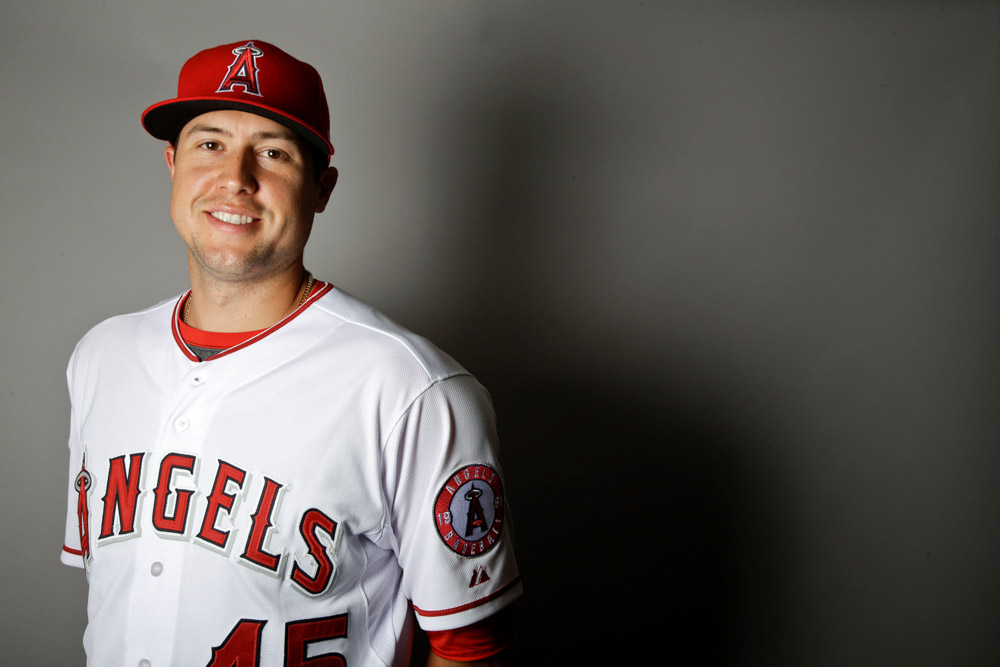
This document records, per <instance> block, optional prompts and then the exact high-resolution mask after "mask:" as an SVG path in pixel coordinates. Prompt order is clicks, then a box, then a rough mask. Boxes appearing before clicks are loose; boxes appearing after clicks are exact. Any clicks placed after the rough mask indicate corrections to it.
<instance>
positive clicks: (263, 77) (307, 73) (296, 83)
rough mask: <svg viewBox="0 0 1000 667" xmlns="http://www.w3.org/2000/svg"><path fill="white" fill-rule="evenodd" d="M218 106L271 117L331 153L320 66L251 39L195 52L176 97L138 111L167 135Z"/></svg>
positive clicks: (153, 130)
mask: <svg viewBox="0 0 1000 667" xmlns="http://www.w3.org/2000/svg"><path fill="white" fill-rule="evenodd" d="M219 109H236V110H237V111H246V112H249V113H254V114H257V115H259V116H264V117H265V118H270V119H271V120H273V121H275V122H278V123H281V124H282V125H284V126H286V127H288V128H291V129H292V130H294V131H295V132H298V133H299V134H300V135H302V137H303V138H304V139H305V140H306V141H308V142H309V143H310V144H311V145H313V146H315V147H316V148H318V149H319V150H320V151H322V152H323V153H324V154H325V155H326V156H327V157H329V156H331V155H333V145H332V144H331V143H330V110H329V108H328V107H327V105H326V93H324V92H323V81H322V80H321V79H320V77H319V72H317V71H316V70H315V69H314V68H313V66H312V65H309V64H308V63H304V62H302V61H301V60H296V59H295V58H293V57H292V56H290V55H288V54H287V53H285V52H284V51H282V50H281V49H279V48H278V47H276V46H274V45H273V44H268V43H267V42H262V41H260V40H259V39H253V40H248V41H240V42H233V43H232V44H223V45H222V46H216V47H214V48H211V49H205V50H204V51H201V52H199V53H197V54H195V55H194V56H192V57H191V59H189V60H188V61H187V62H186V63H184V67H182V68H181V74H180V77H179V78H178V80H177V97H175V98H174V99H171V100H164V101H163V102H158V103H156V104H154V105H153V106H151V107H149V108H148V109H146V110H145V111H144V112H142V126H143V127H144V128H146V131H147V132H149V133H150V134H151V135H153V136H154V137H156V138H157V139H163V140H165V141H172V140H173V139H174V138H175V137H176V136H177V134H178V133H179V132H180V131H181V128H183V127H184V126H185V125H186V124H187V122H188V121H189V120H191V119H192V118H194V117H195V116H199V115H201V114H203V113H207V112H209V111H217V110H219Z"/></svg>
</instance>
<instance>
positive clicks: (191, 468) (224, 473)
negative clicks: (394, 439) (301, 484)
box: [78, 452, 343, 596]
mask: <svg viewBox="0 0 1000 667" xmlns="http://www.w3.org/2000/svg"><path fill="white" fill-rule="evenodd" d="M149 459H150V455H149V453H148V452H135V453H132V454H128V455H121V456H115V457H112V458H111V459H109V460H108V473H107V476H106V481H105V488H104V492H103V495H102V496H101V500H102V503H103V507H102V509H101V511H100V516H101V524H100V525H101V531H100V534H99V535H98V537H97V540H96V545H94V546H95V547H96V548H97V549H100V548H101V547H103V546H106V545H109V544H111V543H114V542H120V541H123V540H128V539H132V538H135V537H138V536H139V535H140V534H141V532H142V531H141V528H140V524H141V513H142V512H143V498H144V497H145V496H146V495H147V493H148V492H150V491H151V492H152V495H153V503H152V511H151V515H150V517H149V518H150V522H151V524H152V526H153V533H154V534H156V535H157V536H159V537H162V538H168V539H181V540H187V541H190V542H192V543H194V544H198V545H199V546H202V547H205V548H207V549H209V550H210V551H214V552H215V553H218V554H220V555H222V556H224V557H226V558H229V557H230V556H231V553H232V551H233V547H234V545H237V544H238V545H239V546H241V547H242V548H241V549H240V550H239V555H238V556H237V557H236V561H237V562H239V563H240V564H242V565H245V566H247V567H250V568H251V569H254V570H257V571H259V572H262V573H264V574H267V575H269V576H272V577H281V576H282V572H283V569H284V563H285V561H286V560H287V559H288V558H289V557H290V555H291V552H292V551H293V546H294V545H288V547H287V548H285V549H283V550H278V549H275V548H274V547H273V546H272V545H271V544H270V541H271V537H272V533H273V532H274V531H275V528H276V516H277V511H278V507H279V505H280V504H281V499H282V496H283V495H284V492H285V489H286V488H287V487H286V485H285V484H282V483H281V482H279V481H277V480H275V479H272V478H270V477H267V476H264V482H263V485H262V487H261V489H260V491H259V492H257V493H256V497H255V498H253V499H248V498H246V497H245V496H246V493H247V490H248V488H249V480H250V478H251V474H250V472H249V471H247V470H245V469H243V468H241V467H240V466H238V465H235V464H233V463H230V462H228V461H223V460H222V459H218V460H217V463H218V466H217V468H216V471H215V476H214V478H213V479H212V482H211V484H209V485H207V486H205V487H204V489H207V490H208V493H207V495H206V496H205V501H204V502H203V503H197V507H198V509H197V510H195V508H196V499H197V498H198V496H199V495H201V494H202V489H201V488H200V487H199V486H198V476H199V471H200V469H201V467H202V461H201V459H199V458H198V457H197V456H194V455H191V454H184V453H180V452H171V453H169V454H167V455H165V456H164V457H163V458H162V459H161V460H160V463H159V466H158V469H157V472H156V473H155V474H156V482H155V484H153V485H152V487H151V488H148V487H147V485H146V481H145V480H146V476H147V469H148V468H149V466H150V463H149ZM79 479H80V480H81V481H80V482H79V490H80V493H79V504H78V519H79V522H80V535H81V544H82V551H83V556H84V561H85V563H86V564H88V565H89V564H90V563H91V561H92V560H93V558H94V553H93V551H92V550H91V545H90V539H89V535H90V532H89V522H90V516H91V512H90V507H89V502H90V496H91V494H90V492H91V491H93V489H92V486H93V483H94V476H93V475H92V474H91V471H88V470H87V469H86V465H85V467H84V468H83V469H82V471H81V473H80V476H79ZM244 506H249V507H251V508H252V509H249V510H244V509H243V507H244ZM196 514H197V516H196ZM240 514H246V515H247V516H248V521H249V528H248V529H247V530H246V531H245V533H246V534H245V536H242V537H241V536H239V535H237V531H236V530H235V529H233V528H232V526H233V525H234V524H235V523H236V520H237V519H238V518H239V515H240ZM194 528H197V533H196V534H194V535H193V536H192V534H191V532H192V530H193V529H194ZM342 532H343V531H342V530H338V522H337V521H336V520H334V519H333V518H332V517H330V516H329V515H328V514H326V513H325V512H324V511H323V510H321V509H318V508H316V507H312V508H309V509H307V510H305V511H304V512H302V515H301V517H300V518H299V521H298V531H297V537H298V539H299V540H301V545H304V546H305V554H307V556H308V558H306V559H302V561H301V562H300V560H299V559H297V558H295V557H291V560H292V567H291V571H290V573H289V576H288V579H289V581H290V582H291V583H292V585H293V586H294V587H295V588H296V589H298V590H299V591H301V592H303V593H305V594H307V595H311V596H316V595H321V594H323V593H324V592H326V591H327V590H329V588H330V586H331V585H332V584H333V582H334V580H335V579H336V575H337V565H336V556H337V546H338V543H339V539H340V536H341V534H342ZM298 551H299V552H300V553H301V552H302V549H298Z"/></svg>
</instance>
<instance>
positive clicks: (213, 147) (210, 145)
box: [198, 139, 222, 151]
mask: <svg viewBox="0 0 1000 667" xmlns="http://www.w3.org/2000/svg"><path fill="white" fill-rule="evenodd" d="M198 147H199V148H204V149H205V150H207V151H217V150H221V149H222V144H220V143H219V142H218V141H213V140H211V139H209V140H208V141H203V142H201V143H200V144H198Z"/></svg>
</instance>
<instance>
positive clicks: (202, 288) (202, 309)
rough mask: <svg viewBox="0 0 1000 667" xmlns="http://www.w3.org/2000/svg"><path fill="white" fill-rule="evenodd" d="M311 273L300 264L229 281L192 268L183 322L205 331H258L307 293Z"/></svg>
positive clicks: (291, 309) (280, 316) (275, 319)
mask: <svg viewBox="0 0 1000 667" xmlns="http://www.w3.org/2000/svg"><path fill="white" fill-rule="evenodd" d="M308 277H309V276H308V273H307V272H306V270H305V269H304V268H303V267H302V265H301V264H299V265H296V266H294V267H291V268H290V269H289V270H288V271H285V272H283V273H282V274H281V275H278V276H274V277H273V278H270V279H268V280H262V281H256V282H253V283H246V282H226V281H219V280H210V279H206V278H205V277H204V276H203V275H200V274H197V273H195V272H193V271H192V273H191V296H190V297H189V298H188V302H187V306H186V308H185V312H184V321H185V322H186V323H187V324H188V325H190V326H192V327H194V328H196V329H201V330H203V331H215V332H219V333H230V332H240V331H257V330H260V329H267V328H268V327H270V326H272V325H274V324H276V323H277V322H279V321H281V320H282V319H283V318H284V317H285V316H287V315H288V314H289V313H291V312H292V311H294V310H295V309H296V308H297V307H298V306H299V304H300V303H302V301H303V300H304V297H305V296H306V289H307V287H311V285H310V284H309V283H310V281H309V279H308Z"/></svg>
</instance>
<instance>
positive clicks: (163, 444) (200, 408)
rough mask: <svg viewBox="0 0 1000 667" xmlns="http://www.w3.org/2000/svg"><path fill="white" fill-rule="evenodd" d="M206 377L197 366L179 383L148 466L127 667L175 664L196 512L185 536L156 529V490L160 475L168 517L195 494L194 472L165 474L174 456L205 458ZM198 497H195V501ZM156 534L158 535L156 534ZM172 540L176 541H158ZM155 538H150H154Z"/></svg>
mask: <svg viewBox="0 0 1000 667" xmlns="http://www.w3.org/2000/svg"><path fill="white" fill-rule="evenodd" d="M207 379H208V373H206V372H205V370H204V367H202V366H200V365H197V366H193V367H192V368H190V370H188V372H187V373H185V374H183V375H182V376H181V377H180V378H179V380H178V382H177V383H176V386H175V390H174V392H173V400H172V401H171V403H170V405H169V407H168V409H167V410H166V411H165V412H164V414H163V421H162V423H161V427H160V437H159V439H158V441H157V443H156V445H155V447H154V449H153V451H152V452H150V462H149V463H150V468H149V469H147V470H146V475H145V480H144V482H145V484H144V496H147V497H145V498H143V505H144V508H143V512H142V530H144V531H150V536H149V538H146V539H140V540H139V544H138V545H137V548H136V552H135V557H136V562H135V574H134V576H135V584H134V585H133V596H132V618H131V624H130V628H129V634H130V638H129V642H128V656H127V659H126V663H125V664H126V665H137V666H138V667H162V666H163V665H173V664H175V660H174V658H175V656H174V654H173V651H174V648H175V647H174V646H173V643H172V641H171V638H172V637H175V636H176V630H177V628H176V626H177V622H178V619H179V615H180V614H182V613H184V612H183V609H185V608H186V607H187V606H189V602H186V601H184V600H182V599H181V598H182V583H181V582H182V578H183V574H184V572H183V567H184V561H185V559H184V554H185V551H186V550H187V549H190V548H191V545H190V544H189V542H190V540H191V538H192V531H193V530H195V529H196V528H197V527H196V526H194V525H193V524H194V523H195V521H196V517H197V516H198V508H197V507H196V504H195V503H194V502H192V504H191V506H189V507H188V508H187V520H186V523H185V525H184V529H183V532H182V533H180V534H169V533H166V532H164V531H160V530H158V529H157V527H156V526H155V525H154V516H155V515H156V508H155V505H156V488H157V484H158V481H159V477H160V475H161V474H164V476H165V477H166V478H167V482H168V485H169V486H168V489H167V490H168V493H169V495H168V498H170V502H169V504H168V505H166V506H165V507H164V511H163V514H164V515H173V514H174V513H175V512H176V511H177V506H176V498H177V492H178V491H181V490H192V491H194V490H196V488H197V484H196V482H197V480H196V479H195V478H194V476H193V474H191V475H189V474H186V473H185V474H174V475H170V473H169V472H166V473H162V471H161V467H163V462H164V458H165V457H167V456H168V455H170V454H182V455H191V456H195V457H197V458H199V459H200V458H201V456H200V454H201V451H202V449H203V445H204V439H205V433H206V431H207V426H208V423H207V422H208V420H209V418H210V417H209V415H210V414H211V408H210V406H209V404H210V403H212V402H213V401H212V397H211V395H210V393H209V391H210V390H209V389H208V385H207ZM196 498H197V496H193V497H192V500H194V499H196ZM155 533H158V534H157V535H155V536H154V534H155ZM162 537H168V538H172V539H157V538H162ZM150 538H152V539H150Z"/></svg>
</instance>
